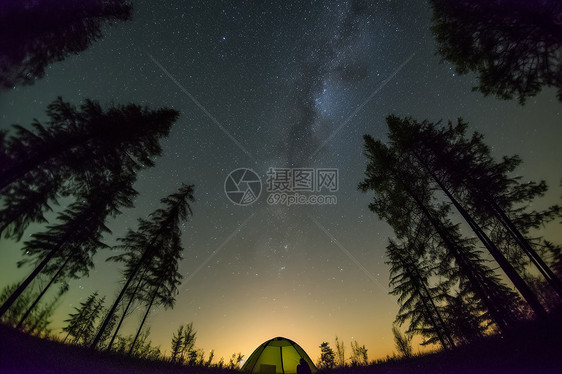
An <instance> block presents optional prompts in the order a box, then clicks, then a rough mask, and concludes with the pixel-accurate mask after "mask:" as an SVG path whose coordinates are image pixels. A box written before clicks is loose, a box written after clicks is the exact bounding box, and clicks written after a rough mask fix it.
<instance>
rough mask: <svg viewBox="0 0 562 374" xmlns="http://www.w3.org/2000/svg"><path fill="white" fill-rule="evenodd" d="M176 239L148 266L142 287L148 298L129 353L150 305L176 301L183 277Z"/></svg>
mask: <svg viewBox="0 0 562 374" xmlns="http://www.w3.org/2000/svg"><path fill="white" fill-rule="evenodd" d="M177 239H178V242H177V243H173V244H172V245H171V246H170V248H169V249H168V251H166V253H164V254H163V255H162V256H160V257H159V258H157V259H155V261H154V262H153V264H151V266H150V272H149V275H148V283H147V287H146V288H145V289H144V292H145V293H146V294H147V295H150V300H149V301H148V303H147V305H146V311H145V313H144V316H143V318H142V320H141V323H140V325H139V328H138V329H137V334H136V335H135V339H134V340H133V342H132V343H131V348H130V349H129V354H131V352H133V349H134V347H135V344H136V342H137V339H138V337H139V336H140V333H141V331H142V328H143V326H144V324H145V322H146V319H147V318H148V314H149V313H150V310H151V309H152V307H154V306H158V305H162V306H164V308H173V307H174V304H175V301H176V300H175V296H176V294H177V293H178V286H179V285H180V284H181V280H182V278H183V276H182V275H181V274H180V273H179V271H178V267H179V261H180V260H181V258H182V255H181V253H182V252H183V248H182V246H181V242H180V241H179V239H180V238H179V237H177Z"/></svg>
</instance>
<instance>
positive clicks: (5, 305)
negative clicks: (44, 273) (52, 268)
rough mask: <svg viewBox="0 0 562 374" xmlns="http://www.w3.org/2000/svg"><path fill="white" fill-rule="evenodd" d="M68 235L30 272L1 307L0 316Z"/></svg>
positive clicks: (59, 247) (49, 259)
mask: <svg viewBox="0 0 562 374" xmlns="http://www.w3.org/2000/svg"><path fill="white" fill-rule="evenodd" d="M65 240H66V237H65V238H64V239H63V240H61V241H60V242H59V243H58V244H57V246H56V247H55V248H53V249H52V250H51V251H50V252H49V254H48V255H47V256H45V258H44V259H43V261H41V263H40V264H39V265H37V267H36V268H35V269H34V270H33V271H32V272H31V274H29V276H28V277H27V278H26V279H25V280H24V281H23V282H22V284H20V286H19V287H18V288H17V289H16V290H15V291H14V292H13V293H12V294H11V295H10V297H9V298H8V299H7V300H6V301H5V302H4V304H2V306H1V307H0V318H2V316H3V315H4V314H5V313H6V312H7V311H8V309H9V308H10V307H11V306H12V304H13V303H14V302H15V301H16V299H17V298H18V297H19V296H20V295H21V294H22V293H23V291H25V289H26V288H27V286H29V284H30V283H31V282H32V281H33V280H34V279H35V277H37V275H39V273H40V272H41V270H43V268H44V267H45V265H47V263H48V262H49V261H51V259H52V258H53V256H54V255H55V254H56V253H57V252H58V251H59V250H60V249H61V247H62V245H63V244H64V242H65Z"/></svg>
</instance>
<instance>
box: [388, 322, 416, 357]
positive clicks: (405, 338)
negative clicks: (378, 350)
mask: <svg viewBox="0 0 562 374" xmlns="http://www.w3.org/2000/svg"><path fill="white" fill-rule="evenodd" d="M392 335H394V345H395V346H396V349H397V350H398V352H399V353H400V354H401V355H402V357H404V358H410V357H412V336H411V335H407V334H402V332H400V329H398V327H396V326H392Z"/></svg>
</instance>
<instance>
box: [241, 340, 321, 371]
mask: <svg viewBox="0 0 562 374" xmlns="http://www.w3.org/2000/svg"><path fill="white" fill-rule="evenodd" d="M301 358H304V359H305V361H306V362H307V363H308V366H309V367H310V370H311V371H312V372H313V373H314V372H316V371H317V369H316V366H314V363H313V362H312V360H311V359H310V357H308V355H307V354H306V352H305V351H304V349H302V348H301V347H300V345H298V344H297V343H295V342H294V341H292V340H289V339H287V338H282V337H280V336H278V337H277V338H273V339H270V340H268V341H266V342H264V343H262V344H261V345H260V346H259V347H257V348H256V350H255V351H254V353H252V354H251V355H250V357H249V358H248V360H247V361H246V362H245V363H244V366H242V371H245V372H247V373H261V374H285V373H286V374H289V373H296V372H297V365H298V364H299V361H300V359H301Z"/></svg>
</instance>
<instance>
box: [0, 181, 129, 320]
mask: <svg viewBox="0 0 562 374" xmlns="http://www.w3.org/2000/svg"><path fill="white" fill-rule="evenodd" d="M133 179H134V177H133V175H132V174H126V175H123V176H121V175H108V176H107V180H104V181H99V180H98V181H96V182H95V183H96V184H95V185H94V186H91V188H89V189H88V190H87V191H85V194H84V195H82V196H78V201H76V202H74V203H72V204H71V205H70V206H69V207H68V208H67V209H66V210H65V211H64V212H62V213H60V214H59V215H58V220H59V223H58V224H56V225H51V226H49V227H48V229H47V231H46V232H42V233H36V234H33V235H32V237H31V240H30V241H27V242H25V245H24V247H23V251H24V253H25V254H26V255H27V256H30V257H33V258H34V259H35V263H36V267H35V269H34V270H33V271H32V273H31V274H30V275H29V276H28V277H27V278H26V279H25V280H24V282H22V284H21V285H20V286H19V287H18V289H17V290H16V291H15V292H14V293H13V294H12V295H11V296H10V298H8V300H7V301H6V302H5V303H4V304H2V306H1V307H0V316H2V315H3V314H4V313H5V312H6V310H8V309H9V308H10V306H11V305H12V303H13V302H14V301H15V300H16V299H17V298H18V296H19V295H20V294H21V293H22V292H23V290H24V289H25V288H26V287H27V286H28V285H29V284H30V283H31V281H32V280H33V279H34V278H35V277H36V276H37V275H38V274H39V273H41V272H42V271H43V272H44V273H46V274H51V275H52V277H51V280H50V281H49V283H48V284H47V285H46V286H45V287H44V289H43V290H42V292H41V293H40V294H39V295H38V296H37V298H36V300H35V302H34V303H32V305H31V306H30V308H29V309H28V311H27V312H26V313H25V314H24V316H23V318H22V320H21V322H20V325H21V323H23V320H25V318H26V317H27V315H28V314H29V313H30V312H31V310H32V309H33V307H34V306H35V305H36V304H37V303H38V302H39V300H40V299H41V297H42V296H43V295H44V294H45V293H46V291H47V290H48V288H49V287H50V286H51V285H52V284H54V283H55V282H56V281H57V280H58V279H59V278H63V279H65V278H68V277H73V278H76V277H80V276H83V275H87V274H88V271H89V269H90V268H91V267H92V266H93V263H92V257H93V256H94V255H95V253H96V252H97V250H98V249H100V248H104V247H105V245H104V244H103V243H102V242H101V238H102V235H103V234H104V232H108V231H109V229H108V228H107V227H106V226H105V221H106V219H107V218H108V217H115V216H116V215H118V214H119V213H120V210H119V209H120V208H121V207H131V206H132V201H131V198H132V197H133V196H135V195H136V192H135V191H134V190H133V189H132V187H131V184H132V180H133ZM26 261H28V260H25V261H23V262H20V264H21V263H25V262H26Z"/></svg>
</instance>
